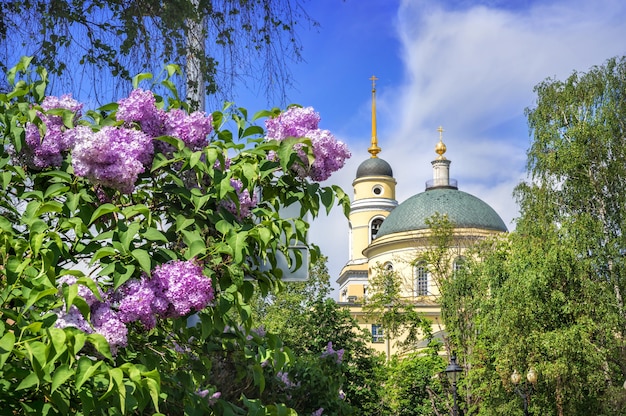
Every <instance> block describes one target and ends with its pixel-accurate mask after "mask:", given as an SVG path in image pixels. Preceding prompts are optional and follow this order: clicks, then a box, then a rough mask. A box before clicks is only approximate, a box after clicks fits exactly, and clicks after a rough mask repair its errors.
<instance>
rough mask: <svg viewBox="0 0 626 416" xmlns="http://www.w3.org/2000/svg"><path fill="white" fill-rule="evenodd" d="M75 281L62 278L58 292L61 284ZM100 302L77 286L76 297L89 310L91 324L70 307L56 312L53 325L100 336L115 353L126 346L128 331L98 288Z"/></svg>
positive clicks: (86, 290)
mask: <svg viewBox="0 0 626 416" xmlns="http://www.w3.org/2000/svg"><path fill="white" fill-rule="evenodd" d="M76 282H77V279H76V278H75V277H74V276H69V275H67V276H63V277H61V278H60V279H59V280H58V281H57V284H58V286H59V290H61V288H62V287H63V284H67V285H73V284H76ZM98 291H99V293H100V297H101V298H102V299H103V300H102V301H100V300H98V298H97V297H96V295H95V294H94V293H93V292H92V291H91V290H90V289H89V288H87V287H86V286H83V285H79V286H78V295H79V296H80V297H82V298H83V299H84V300H85V302H87V305H89V307H90V309H91V323H90V322H89V321H87V320H86V319H85V317H84V316H83V315H82V313H81V312H80V310H79V309H78V308H77V307H76V306H74V305H72V306H71V307H70V309H69V311H68V312H66V308H65V307H63V308H62V309H61V310H59V311H57V312H56V314H57V320H56V322H55V323H54V326H55V327H56V328H66V327H68V326H71V327H74V328H78V329H80V330H81V331H83V332H86V333H88V334H93V333H97V334H101V335H102V336H104V338H105V339H106V340H107V342H108V343H109V346H110V348H111V352H112V353H113V354H116V353H117V349H118V348H119V347H125V346H126V344H127V337H128V329H127V328H126V325H124V323H123V322H122V321H121V320H120V318H119V317H118V316H117V313H116V312H115V311H114V310H113V309H111V304H110V302H109V300H108V297H107V294H105V293H103V292H102V290H101V289H100V288H98Z"/></svg>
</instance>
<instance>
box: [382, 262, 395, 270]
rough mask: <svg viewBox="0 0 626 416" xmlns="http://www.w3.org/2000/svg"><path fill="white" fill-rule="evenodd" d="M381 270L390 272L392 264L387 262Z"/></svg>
mask: <svg viewBox="0 0 626 416" xmlns="http://www.w3.org/2000/svg"><path fill="white" fill-rule="evenodd" d="M383 268H384V269H385V271H388V272H392V271H393V264H392V263H391V262H390V261H388V262H387V263H385V265H384V266H383Z"/></svg>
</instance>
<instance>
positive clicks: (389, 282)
mask: <svg viewBox="0 0 626 416" xmlns="http://www.w3.org/2000/svg"><path fill="white" fill-rule="evenodd" d="M367 291H368V296H367V299H365V302H364V304H363V311H364V312H365V314H366V316H367V317H368V319H369V320H370V321H372V322H376V323H378V324H380V325H381V327H382V329H383V334H384V336H385V339H386V341H387V343H388V345H391V342H392V340H393V341H394V342H395V343H396V346H397V347H398V348H399V350H400V351H401V352H407V351H412V350H414V349H415V345H416V344H417V343H418V342H419V341H422V340H424V339H429V340H432V326H431V322H430V321H429V320H428V319H426V318H424V317H423V316H422V315H421V314H420V313H419V312H417V309H416V307H415V302H414V301H413V299H410V298H407V297H405V296H403V294H402V282H401V278H400V276H399V275H398V272H396V271H395V270H388V269H386V268H385V267H384V266H383V265H382V264H378V265H377V266H376V267H375V268H374V273H373V274H372V276H371V277H370V279H369V281H368V288H367Z"/></svg>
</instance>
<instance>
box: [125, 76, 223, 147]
mask: <svg viewBox="0 0 626 416" xmlns="http://www.w3.org/2000/svg"><path fill="white" fill-rule="evenodd" d="M117 119H118V120H123V121H125V122H126V123H127V124H132V123H138V124H139V125H140V126H141V129H142V130H143V131H144V132H145V133H146V134H147V135H148V136H150V137H152V138H154V137H159V136H174V137H178V138H179V139H181V140H182V141H183V142H185V145H187V147H189V148H190V149H192V150H199V149H202V148H203V147H204V146H205V145H206V144H207V137H208V135H209V134H211V132H212V131H213V117H212V116H211V115H210V114H209V115H207V114H205V113H202V112H199V111H196V112H193V113H191V114H187V113H185V112H184V111H183V110H180V109H174V110H171V111H170V112H165V111H163V110H162V109H160V108H158V107H157V105H156V99H155V97H154V94H153V93H152V91H145V90H142V89H139V88H138V89H135V90H133V91H132V92H131V93H130V95H129V96H128V97H127V98H123V99H121V100H120V101H118V109H117ZM156 146H157V149H156V150H157V151H160V152H164V153H167V152H170V151H172V150H173V148H172V147H171V146H170V145H168V144H167V143H163V142H157V144H156Z"/></svg>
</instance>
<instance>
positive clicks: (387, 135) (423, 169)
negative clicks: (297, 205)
mask: <svg viewBox="0 0 626 416" xmlns="http://www.w3.org/2000/svg"><path fill="white" fill-rule="evenodd" d="M538 3H539V2H538ZM397 31H398V33H397V35H398V38H399V39H400V41H401V44H402V59H403V64H404V71H405V76H404V80H398V82H397V84H396V85H395V87H394V88H390V89H388V90H385V91H380V92H379V96H378V109H379V112H378V123H379V126H380V128H379V139H380V145H381V147H382V148H383V153H382V154H381V156H382V157H383V158H384V159H385V160H387V161H388V162H389V163H390V164H391V165H392V167H393V170H394V176H395V177H396V179H397V180H398V188H397V191H398V192H397V196H398V199H399V201H400V202H401V201H403V200H405V199H406V198H408V197H409V196H411V195H413V194H415V193H418V192H422V191H423V190H424V182H425V181H426V180H428V179H431V175H432V173H431V172H432V170H431V165H430V161H431V160H433V159H434V157H435V153H434V146H435V145H436V143H437V140H438V133H437V131H436V129H437V127H438V126H439V125H440V124H442V125H443V127H444V129H445V130H446V131H445V133H444V142H445V143H446V145H447V147H448V152H447V153H446V156H447V157H448V158H449V159H450V160H452V165H451V176H452V177H453V178H456V179H458V180H459V188H460V189H461V190H464V191H466V192H469V193H472V194H473V195H476V196H478V197H479V198H481V199H483V200H484V201H485V202H487V203H489V204H490V205H491V206H492V207H493V208H494V209H495V210H496V211H497V212H498V213H499V214H500V216H501V217H502V218H503V220H504V221H505V223H506V224H507V226H508V227H509V229H513V228H514V225H512V224H511V220H512V219H513V218H515V217H517V215H518V208H517V206H516V204H515V202H514V200H513V196H512V192H513V188H514V187H515V185H517V184H518V183H519V181H520V180H521V179H523V178H524V177H525V173H524V170H525V161H526V155H525V152H526V149H527V148H528V146H529V144H530V139H529V136H528V129H527V126H526V119H525V116H524V109H525V108H526V107H530V106H532V105H533V102H534V99H535V95H534V93H533V87H534V86H535V85H536V84H538V83H539V82H541V81H542V80H544V79H546V78H548V77H551V78H558V79H564V78H566V77H567V76H568V75H569V74H571V73H572V72H573V71H574V70H577V71H582V72H584V71H586V70H588V69H589V68H590V67H591V66H593V65H600V64H603V63H604V61H605V60H606V59H608V58H610V57H612V56H617V55H623V54H625V53H626V46H625V44H624V43H623V39H626V3H624V2H622V1H619V0H575V1H553V2H545V1H544V2H541V4H537V5H533V6H530V8H526V9H496V8H489V7H485V6H474V7H469V8H464V9H462V10H461V9H456V10H455V9H451V8H446V6H445V5H444V6H442V5H441V2H439V1H436V0H431V1H415V0H403V1H402V2H401V5H400V7H399V10H398V14H397ZM367 106H369V103H364V104H363V106H362V107H361V108H360V109H355V112H356V111H360V112H363V111H362V110H363V108H364V107H367ZM347 139H348V140H346V141H347V142H349V143H351V144H353V143H360V144H358V145H357V146H359V147H362V146H363V145H364V144H363V143H364V141H363V138H359V139H358V140H357V139H356V138H354V140H350V139H352V138H347ZM354 147H355V146H354V145H353V146H352V148H353V149H354ZM358 151H359V152H360V153H359V154H358V155H355V156H354V157H353V160H351V162H350V164H349V165H347V166H346V167H345V168H344V169H343V170H342V171H341V172H340V173H339V174H335V176H334V177H333V178H332V179H331V181H332V182H333V183H338V184H340V185H341V186H342V187H343V188H344V190H346V191H347V192H348V193H349V194H350V195H351V192H352V186H351V181H352V179H353V178H354V174H355V172H356V167H357V166H358V164H359V163H360V162H362V161H363V160H364V159H365V158H366V156H367V155H366V154H365V153H364V152H362V149H360V148H359V149H358ZM313 237H314V240H317V241H316V242H317V243H318V244H320V246H321V247H322V251H323V252H324V253H325V254H327V255H328V256H329V269H330V271H331V275H332V276H335V277H336V276H338V273H339V271H340V269H341V266H343V264H345V262H346V260H347V256H348V242H347V237H348V230H347V220H345V219H344V218H343V217H342V216H341V214H340V213H339V210H336V212H335V213H334V214H333V215H332V216H331V218H328V219H326V220H324V221H316V223H314V225H313Z"/></svg>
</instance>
